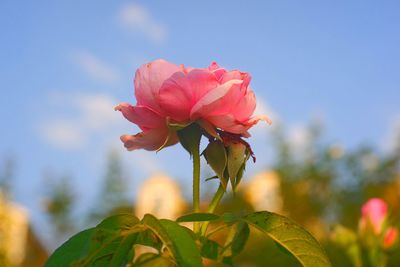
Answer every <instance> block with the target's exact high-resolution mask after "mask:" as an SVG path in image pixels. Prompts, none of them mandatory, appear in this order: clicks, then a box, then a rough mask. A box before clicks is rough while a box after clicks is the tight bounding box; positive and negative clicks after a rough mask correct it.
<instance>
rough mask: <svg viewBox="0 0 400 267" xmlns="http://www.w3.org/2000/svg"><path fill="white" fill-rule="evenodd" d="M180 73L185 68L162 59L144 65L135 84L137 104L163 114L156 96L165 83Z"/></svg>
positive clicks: (137, 73)
mask: <svg viewBox="0 0 400 267" xmlns="http://www.w3.org/2000/svg"><path fill="white" fill-rule="evenodd" d="M178 71H183V67H182V66H176V65H174V64H171V63H169V62H167V61H165V60H162V59H158V60H155V61H153V62H150V63H148V64H145V65H142V66H141V67H140V68H139V69H138V70H137V71H136V74H135V82H134V83H135V96H136V100H137V103H138V104H139V105H143V106H147V107H150V108H152V109H153V110H155V111H157V112H160V113H162V112H161V109H160V107H159V104H158V103H157V101H156V96H157V95H158V92H159V90H160V88H161V85H162V84H163V83H164V81H165V80H167V79H168V78H169V77H171V76H172V74H174V73H175V72H178Z"/></svg>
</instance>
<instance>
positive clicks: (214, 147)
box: [203, 140, 228, 189]
mask: <svg viewBox="0 0 400 267" xmlns="http://www.w3.org/2000/svg"><path fill="white" fill-rule="evenodd" d="M203 153H204V157H205V159H206V161H207V163H208V165H210V167H211V168H212V169H213V171H214V172H215V174H216V175H217V176H218V177H219V179H220V181H221V184H222V185H223V187H224V188H225V189H226V186H227V183H228V181H227V179H226V178H225V175H224V173H225V168H226V165H227V160H228V158H227V155H226V149H225V146H224V144H223V143H222V142H221V141H218V140H217V141H211V142H210V143H209V144H208V146H207V147H206V149H205V150H204V152H203Z"/></svg>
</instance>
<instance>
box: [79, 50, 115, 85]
mask: <svg viewBox="0 0 400 267" xmlns="http://www.w3.org/2000/svg"><path fill="white" fill-rule="evenodd" d="M74 60H75V62H76V63H77V64H78V65H79V67H80V68H81V70H82V71H83V72H85V73H86V74H87V75H89V76H90V77H91V78H92V79H94V80H97V81H100V82H105V83H112V82H115V81H117V80H118V79H119V77H120V75H119V72H118V70H117V69H116V68H114V67H113V66H111V65H110V64H108V63H106V62H104V61H102V60H101V59H99V58H98V57H96V56H95V55H93V54H91V53H89V52H79V53H77V54H76V55H75V56H74Z"/></svg>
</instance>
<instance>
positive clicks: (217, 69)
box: [208, 62, 226, 81]
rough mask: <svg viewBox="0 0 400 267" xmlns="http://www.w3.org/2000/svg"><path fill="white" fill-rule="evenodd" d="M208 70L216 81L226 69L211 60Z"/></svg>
mask: <svg viewBox="0 0 400 267" xmlns="http://www.w3.org/2000/svg"><path fill="white" fill-rule="evenodd" d="M208 70H210V71H211V72H212V73H214V75H215V77H216V78H217V80H218V81H220V80H221V78H222V76H223V75H224V74H225V73H226V70H225V69H224V68H221V67H220V66H218V64H217V62H212V63H211V65H210V66H209V67H208Z"/></svg>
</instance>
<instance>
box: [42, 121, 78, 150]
mask: <svg viewBox="0 0 400 267" xmlns="http://www.w3.org/2000/svg"><path fill="white" fill-rule="evenodd" d="M40 134H41V135H42V137H43V138H44V139H45V140H46V141H47V142H48V143H50V144H52V145H55V146H57V147H60V148H63V149H75V148H78V147H80V146H81V145H82V144H83V142H84V136H83V134H82V132H81V130H80V129H79V125H77V124H76V123H75V122H73V121H68V120H53V121H49V122H47V123H45V124H44V125H43V126H42V127H41V128H40Z"/></svg>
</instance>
